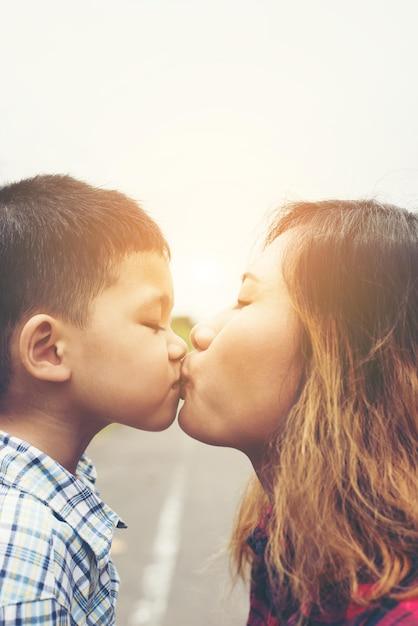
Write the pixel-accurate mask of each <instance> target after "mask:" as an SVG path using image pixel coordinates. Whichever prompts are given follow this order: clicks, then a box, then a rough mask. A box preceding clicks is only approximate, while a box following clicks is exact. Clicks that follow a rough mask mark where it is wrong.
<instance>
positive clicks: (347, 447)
mask: <svg viewBox="0 0 418 626" xmlns="http://www.w3.org/2000/svg"><path fill="white" fill-rule="evenodd" d="M290 229H292V232H293V235H294V236H293V237H292V243H291V245H290V246H289V248H288V250H287V254H286V256H285V260H284V265H283V273H284V277H285V280H286V283H287V287H288V290H289V293H290V296H291V299H292V302H293V305H294V307H295V310H296V312H297V315H298V316H299V318H300V322H301V327H302V346H301V348H302V355H303V357H302V358H303V364H304V373H303V385H302V389H301V391H300V394H299V395H298V397H297V400H296V402H295V404H294V406H293V407H292V409H291V411H290V413H289V415H288V416H287V418H286V423H285V425H284V427H282V428H281V430H280V434H278V435H277V437H275V438H274V440H272V441H271V443H270V446H269V450H268V453H267V454H266V459H265V464H266V471H268V474H269V476H270V477H273V480H272V487H271V490H269V492H268V493H267V492H266V490H264V489H263V488H262V486H261V484H260V483H259V482H258V480H256V479H254V480H253V482H252V484H251V485H250V486H249V489H248V491H247V493H246V495H245V497H244V500H243V502H242V504H241V507H240V511H239V513H238V517H237V521H236V526H235V529H234V533H233V537H232V542H231V551H232V556H233V561H234V563H235V566H236V571H237V572H238V573H239V574H241V575H245V572H246V571H247V566H248V565H249V564H250V563H251V560H252V551H251V550H250V549H249V547H248V546H247V543H246V539H247V537H248V534H249V533H250V532H251V530H252V529H253V528H254V527H255V526H256V525H257V522H258V521H259V520H260V517H261V516H262V515H263V514H264V513H265V512H266V510H267V509H268V510H269V511H270V516H269V523H268V535H269V539H268V544H267V551H266V562H267V566H268V570H269V573H270V582H271V585H272V588H273V590H274V593H275V597H276V598H277V604H278V605H279V606H280V603H281V601H282V600H283V598H284V597H285V596H287V597H288V598H289V595H288V594H289V593H290V596H291V598H292V601H294V602H296V605H297V606H299V607H304V608H305V610H306V607H310V608H314V609H319V610H320V611H324V612H325V613H327V612H328V611H331V610H332V611H335V609H337V611H338V610H341V611H343V610H344V608H345V606H346V605H347V603H348V602H349V601H350V600H354V601H357V602H358V603H359V604H365V605H368V604H370V605H373V604H374V603H375V602H378V601H379V600H380V599H381V598H383V597H384V596H385V597H394V598H408V597H411V596H416V595H418V214H414V213H411V212H408V211H406V210H403V209H400V208H398V207H395V206H392V205H387V204H380V203H378V202H376V201H374V200H366V201H338V200H336V201H333V200H330V201H323V202H312V203H296V204H292V205H290V206H287V207H285V208H284V209H282V210H281V211H280V213H279V214H278V216H277V217H276V219H275V222H274V224H273V226H272V227H271V229H270V232H269V234H268V237H267V242H266V243H267V244H268V243H270V242H271V241H273V240H274V239H275V238H276V237H278V236H279V235H280V234H282V233H284V232H285V231H288V230H290ZM414 569H415V570H416V577H415V580H413V582H411V581H408V584H407V583H406V581H405V577H406V576H407V574H410V572H411V571H412V572H413V571H414ZM365 581H369V582H373V583H374V585H373V587H372V591H371V593H370V595H369V596H368V598H366V599H365V598H361V597H359V596H358V595H357V593H358V587H359V584H360V583H361V582H365Z"/></svg>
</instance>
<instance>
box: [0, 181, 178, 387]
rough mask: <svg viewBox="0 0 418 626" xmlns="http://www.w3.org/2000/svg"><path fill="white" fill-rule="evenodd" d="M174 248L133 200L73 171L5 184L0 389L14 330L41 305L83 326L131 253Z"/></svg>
mask: <svg viewBox="0 0 418 626" xmlns="http://www.w3.org/2000/svg"><path fill="white" fill-rule="evenodd" d="M142 251H157V252H159V253H161V254H166V255H169V249H168V244H167V242H166V241H165V239H164V237H163V235H162V233H161V231H160V229H159V227H158V226H157V224H156V223H155V222H154V221H153V220H152V219H151V218H150V217H149V216H148V215H147V214H146V213H145V212H144V211H143V210H142V209H141V208H140V207H139V206H138V204H137V203H136V202H134V201H133V200H132V199H130V198H128V197H126V196H125V195H123V194H121V193H119V192H117V191H110V190H106V189H99V188H96V187H92V186H91V185H88V184H86V183H84V182H81V181H78V180H75V179H74V178H71V177H70V176H59V175H46V176H36V177H34V178H30V179H26V180H22V181H20V182H17V183H13V184H10V185H6V186H4V187H2V188H0V394H3V393H4V392H5V390H6V389H7V386H8V383H9V381H10V376H11V364H10V354H9V352H10V349H9V343H10V337H11V334H12V332H13V329H14V328H15V326H16V324H17V323H18V322H19V321H20V320H21V319H22V318H23V316H26V315H30V314H32V313H36V312H37V311H41V310H42V311H43V312H45V313H49V314H51V315H57V316H60V317H61V318H62V319H65V320H66V321H70V322H72V323H74V324H76V325H79V326H83V325H85V324H86V322H87V321H88V309H89V304H90V303H91V301H92V300H93V299H94V298H95V297H96V296H97V295H99V293H100V292H101V291H102V290H103V289H104V288H105V287H107V286H109V285H110V284H111V283H112V282H113V281H114V280H115V279H116V277H117V266H118V263H119V262H120V261H122V259H123V258H124V257H125V256H126V255H127V254H129V253H133V252H142Z"/></svg>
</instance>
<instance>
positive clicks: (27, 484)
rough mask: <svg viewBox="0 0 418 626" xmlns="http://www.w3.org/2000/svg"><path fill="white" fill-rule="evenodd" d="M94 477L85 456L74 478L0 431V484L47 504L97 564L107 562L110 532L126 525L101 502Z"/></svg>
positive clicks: (26, 445) (30, 447)
mask: <svg viewBox="0 0 418 626" xmlns="http://www.w3.org/2000/svg"><path fill="white" fill-rule="evenodd" d="M96 476H97V475H96V470H95V468H94V465H93V464H92V463H91V461H90V460H89V459H88V458H87V457H85V456H82V457H81V459H80V462H79V464H78V466H77V475H76V476H74V475H73V474H71V473H70V472H69V471H68V470H66V469H65V468H64V467H63V466H62V465H60V463H58V462H57V461H55V460H54V459H52V458H51V457H49V456H48V455H46V454H45V453H44V452H41V451H40V450H38V449H37V448H35V447H34V446H32V445H30V444H29V443H27V442H26V441H23V440H22V439H19V438H18V437H12V436H10V435H8V434H7V433H5V432H2V431H0V482H1V483H3V484H5V485H7V486H9V487H14V488H16V489H18V490H19V491H22V492H24V493H28V494H30V495H31V496H33V497H34V498H37V499H38V500H40V501H41V502H44V503H45V504H47V505H48V506H49V507H50V508H51V509H52V510H53V511H54V513H55V514H56V515H57V516H58V518H61V519H63V520H64V521H65V522H66V523H67V524H69V526H71V528H72V529H73V530H74V532H75V533H76V534H78V535H79V536H80V537H81V539H82V540H83V541H85V542H86V543H87V544H88V545H89V546H90V547H91V549H92V550H93V552H94V554H95V555H96V557H97V559H98V561H101V560H102V559H104V560H105V559H106V558H108V555H109V551H110V547H111V544H112V537H113V531H114V529H115V528H116V527H117V528H126V524H124V522H122V521H121V520H120V518H119V516H118V515H117V514H116V513H115V512H114V511H112V509H111V508H110V507H108V506H107V504H105V503H104V502H103V501H102V500H101V498H100V496H99V494H98V493H97V491H96V489H95V482H96Z"/></svg>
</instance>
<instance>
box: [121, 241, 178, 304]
mask: <svg viewBox="0 0 418 626" xmlns="http://www.w3.org/2000/svg"><path fill="white" fill-rule="evenodd" d="M117 273H118V278H117V280H116V282H115V287H116V289H117V290H124V291H133V292H136V293H137V294H138V293H140V294H142V296H143V298H144V299H147V300H150V299H155V298H159V297H164V296H167V297H172V292H173V284H172V278H171V272H170V267H169V264H168V261H167V259H166V258H165V257H164V256H163V255H162V254H160V253H158V252H154V251H150V252H135V253H133V254H130V255H129V256H127V257H126V258H125V259H123V261H122V262H121V263H120V265H119V267H118V272H117Z"/></svg>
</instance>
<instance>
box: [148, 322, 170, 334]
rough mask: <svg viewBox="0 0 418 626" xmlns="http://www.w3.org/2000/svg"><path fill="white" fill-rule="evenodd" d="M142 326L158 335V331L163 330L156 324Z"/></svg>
mask: <svg viewBox="0 0 418 626" xmlns="http://www.w3.org/2000/svg"><path fill="white" fill-rule="evenodd" d="M144 326H147V327H148V328H151V329H152V330H154V331H155V332H156V333H158V332H159V331H160V330H165V328H164V326H159V325H158V324H144Z"/></svg>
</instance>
